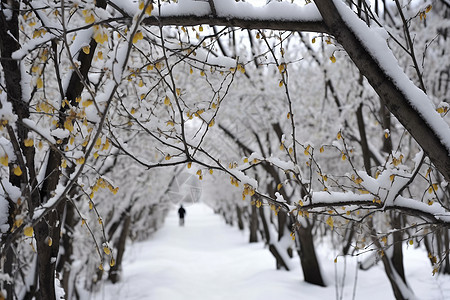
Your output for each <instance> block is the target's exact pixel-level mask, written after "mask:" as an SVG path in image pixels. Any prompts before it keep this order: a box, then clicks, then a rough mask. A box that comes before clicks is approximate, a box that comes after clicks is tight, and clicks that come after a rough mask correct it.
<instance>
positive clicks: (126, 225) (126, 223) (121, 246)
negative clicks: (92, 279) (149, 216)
mask: <svg viewBox="0 0 450 300" xmlns="http://www.w3.org/2000/svg"><path fill="white" fill-rule="evenodd" d="M130 224H131V216H130V214H129V213H126V214H125V215H124V216H123V225H122V231H121V232H120V236H119V239H118V240H117V243H116V244H115V246H114V248H115V249H116V250H117V255H116V264H115V265H114V266H112V267H111V269H110V270H109V280H111V282H112V283H116V282H118V281H119V279H120V271H121V269H122V258H123V254H124V253H125V246H126V241H127V237H128V232H129V230H130Z"/></svg>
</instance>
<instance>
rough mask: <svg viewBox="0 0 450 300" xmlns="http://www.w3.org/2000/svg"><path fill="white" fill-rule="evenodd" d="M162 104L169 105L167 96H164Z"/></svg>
mask: <svg viewBox="0 0 450 300" xmlns="http://www.w3.org/2000/svg"><path fill="white" fill-rule="evenodd" d="M164 104H165V105H167V106H169V105H170V104H171V103H170V99H169V97H168V96H166V98H164Z"/></svg>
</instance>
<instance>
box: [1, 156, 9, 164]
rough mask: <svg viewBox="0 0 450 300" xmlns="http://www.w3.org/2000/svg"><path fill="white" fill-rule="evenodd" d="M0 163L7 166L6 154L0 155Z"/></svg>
mask: <svg viewBox="0 0 450 300" xmlns="http://www.w3.org/2000/svg"><path fill="white" fill-rule="evenodd" d="M0 163H1V164H2V165H4V166H5V167H7V166H8V155H7V154H5V156H1V157H0Z"/></svg>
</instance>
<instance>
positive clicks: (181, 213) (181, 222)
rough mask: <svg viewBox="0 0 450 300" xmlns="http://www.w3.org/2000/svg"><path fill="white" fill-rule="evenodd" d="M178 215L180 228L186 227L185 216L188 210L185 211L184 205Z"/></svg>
mask: <svg viewBox="0 0 450 300" xmlns="http://www.w3.org/2000/svg"><path fill="white" fill-rule="evenodd" d="M178 215H179V216H180V226H184V216H185V215H186V210H185V209H184V207H183V205H180V208H179V209H178Z"/></svg>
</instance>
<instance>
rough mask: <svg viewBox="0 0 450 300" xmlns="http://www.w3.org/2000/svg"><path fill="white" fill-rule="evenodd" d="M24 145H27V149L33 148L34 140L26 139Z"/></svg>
mask: <svg viewBox="0 0 450 300" xmlns="http://www.w3.org/2000/svg"><path fill="white" fill-rule="evenodd" d="M23 144H24V145H25V147H32V146H33V145H34V141H33V139H26V140H25V141H23Z"/></svg>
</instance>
